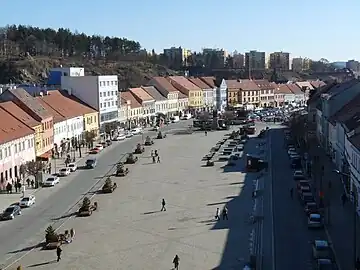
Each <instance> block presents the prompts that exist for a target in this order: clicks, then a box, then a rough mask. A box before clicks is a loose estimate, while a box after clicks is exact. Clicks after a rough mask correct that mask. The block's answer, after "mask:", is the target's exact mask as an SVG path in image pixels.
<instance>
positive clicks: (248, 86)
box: [240, 79, 260, 91]
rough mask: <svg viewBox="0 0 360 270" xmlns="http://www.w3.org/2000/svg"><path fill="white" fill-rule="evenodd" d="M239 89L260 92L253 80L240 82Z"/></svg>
mask: <svg viewBox="0 0 360 270" xmlns="http://www.w3.org/2000/svg"><path fill="white" fill-rule="evenodd" d="M240 88H241V90H243V91H256V90H260V88H259V86H257V84H256V83H255V81H253V80H249V79H246V80H240Z"/></svg>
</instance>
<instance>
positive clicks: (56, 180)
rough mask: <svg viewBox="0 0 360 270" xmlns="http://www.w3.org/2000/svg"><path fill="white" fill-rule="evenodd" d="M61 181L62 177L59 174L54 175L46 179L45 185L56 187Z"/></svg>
mask: <svg viewBox="0 0 360 270" xmlns="http://www.w3.org/2000/svg"><path fill="white" fill-rule="evenodd" d="M59 183H60V178H59V177H57V176H52V177H49V178H48V179H46V180H45V181H44V183H43V186H44V187H54V186H55V185H56V184H59Z"/></svg>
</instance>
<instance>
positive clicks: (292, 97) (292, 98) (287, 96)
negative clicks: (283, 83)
mask: <svg viewBox="0 0 360 270" xmlns="http://www.w3.org/2000/svg"><path fill="white" fill-rule="evenodd" d="M284 102H287V103H292V102H295V95H294V94H285V95H284Z"/></svg>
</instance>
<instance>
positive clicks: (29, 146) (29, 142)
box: [27, 140, 31, 148]
mask: <svg viewBox="0 0 360 270" xmlns="http://www.w3.org/2000/svg"><path fill="white" fill-rule="evenodd" d="M27 142H28V148H31V141H30V140H28V141H27Z"/></svg>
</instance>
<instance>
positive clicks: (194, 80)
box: [189, 77, 213, 90]
mask: <svg viewBox="0 0 360 270" xmlns="http://www.w3.org/2000/svg"><path fill="white" fill-rule="evenodd" d="M189 81H190V82H192V83H193V84H195V85H196V86H197V87H199V88H201V89H202V90H207V89H212V88H213V87H211V86H209V85H208V84H207V83H205V82H203V81H202V80H201V79H200V78H195V77H190V78H189Z"/></svg>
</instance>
